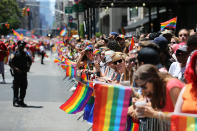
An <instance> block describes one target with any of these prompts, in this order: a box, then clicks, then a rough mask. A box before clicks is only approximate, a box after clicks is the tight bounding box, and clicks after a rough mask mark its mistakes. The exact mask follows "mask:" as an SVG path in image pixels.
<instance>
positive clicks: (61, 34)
mask: <svg viewBox="0 0 197 131" xmlns="http://www.w3.org/2000/svg"><path fill="white" fill-rule="evenodd" d="M66 33H67V29H66V27H64V29H63V30H61V32H60V36H65V35H66Z"/></svg>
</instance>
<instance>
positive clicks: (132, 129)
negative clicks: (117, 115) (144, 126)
mask: <svg viewBox="0 0 197 131" xmlns="http://www.w3.org/2000/svg"><path fill="white" fill-rule="evenodd" d="M138 130H139V122H137V121H133V120H132V118H131V117H130V116H128V117H127V130H126V131H138Z"/></svg>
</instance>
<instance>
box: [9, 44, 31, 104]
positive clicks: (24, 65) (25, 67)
mask: <svg viewBox="0 0 197 131" xmlns="http://www.w3.org/2000/svg"><path fill="white" fill-rule="evenodd" d="M17 44H18V50H17V51H16V52H15V53H14V54H13V56H11V59H10V61H9V65H10V67H11V69H12V70H13V77H14V80H13V91H14V98H13V106H15V107H18V106H20V107H26V106H27V105H26V104H25V103H24V98H25V95H26V89H27V84H28V82H27V72H28V71H29V70H30V66H31V64H32V59H31V57H30V56H29V55H28V54H27V52H25V51H24V48H25V45H26V43H25V42H23V41H18V43H17ZM19 89H20V93H19ZM19 94H20V95H19Z"/></svg>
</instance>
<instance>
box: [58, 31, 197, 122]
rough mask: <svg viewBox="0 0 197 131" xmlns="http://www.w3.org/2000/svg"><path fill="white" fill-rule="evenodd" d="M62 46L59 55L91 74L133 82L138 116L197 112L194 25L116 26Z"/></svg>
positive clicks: (166, 117)
mask: <svg viewBox="0 0 197 131" xmlns="http://www.w3.org/2000/svg"><path fill="white" fill-rule="evenodd" d="M132 43H134V44H132ZM60 48H61V50H62V51H61V52H63V53H62V54H59V55H62V56H64V57H65V58H68V59H70V60H71V61H73V62H75V64H76V67H77V70H78V71H82V70H83V71H84V70H85V71H86V73H87V74H88V75H89V80H97V81H101V82H105V83H109V84H120V85H123V86H130V87H131V88H132V96H131V98H132V99H131V103H130V106H129V108H128V115H129V116H131V117H132V118H133V120H137V119H139V118H142V117H149V118H157V119H161V120H170V118H171V117H170V116H171V113H165V112H181V113H191V114H196V113H197V107H196V105H197V104H196V102H197V101H196V99H197V85H196V84H197V52H196V49H197V35H196V33H195V32H194V31H192V30H191V31H189V30H187V29H181V30H180V31H179V32H178V36H176V35H175V33H174V31H173V30H164V31H162V32H160V33H149V34H141V35H140V36H132V37H126V36H124V35H122V34H118V33H116V32H111V33H110V34H109V36H108V37H106V36H105V35H102V36H100V37H99V38H96V37H93V38H91V39H90V40H88V39H87V38H85V39H80V38H72V39H68V40H66V41H64V43H63V44H62V46H61V47H60ZM72 90H75V88H72Z"/></svg>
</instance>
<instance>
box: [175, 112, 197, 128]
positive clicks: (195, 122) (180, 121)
mask: <svg viewBox="0 0 197 131" xmlns="http://www.w3.org/2000/svg"><path fill="white" fill-rule="evenodd" d="M171 131H197V115H194V114H185V113H181V114H178V115H172V117H171Z"/></svg>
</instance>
